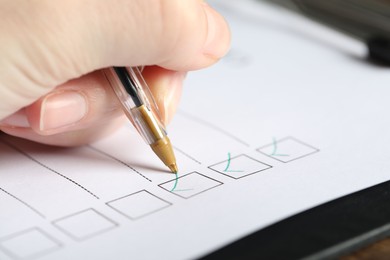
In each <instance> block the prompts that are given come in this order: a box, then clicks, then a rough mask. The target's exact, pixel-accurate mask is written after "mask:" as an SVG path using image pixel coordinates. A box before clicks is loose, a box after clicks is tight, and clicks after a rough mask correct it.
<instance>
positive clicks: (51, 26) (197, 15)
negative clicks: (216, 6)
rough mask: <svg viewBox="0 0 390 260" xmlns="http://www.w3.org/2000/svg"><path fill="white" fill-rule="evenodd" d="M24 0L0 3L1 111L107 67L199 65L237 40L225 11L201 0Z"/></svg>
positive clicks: (4, 113)
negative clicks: (231, 35) (23, 0)
mask: <svg viewBox="0 0 390 260" xmlns="http://www.w3.org/2000/svg"><path fill="white" fill-rule="evenodd" d="M15 3H16V2H15ZM23 3H24V4H20V3H19V2H18V4H14V3H13V2H12V1H6V2H5V3H3V5H4V4H7V8H0V15H1V17H2V23H1V25H0V34H1V35H6V36H7V37H5V38H4V39H2V41H0V49H1V50H4V51H2V55H3V56H2V59H1V60H0V67H1V68H2V70H3V71H2V73H1V75H0V97H1V101H2V102H0V119H1V118H4V117H5V116H7V115H9V114H11V113H13V112H15V111H17V110H19V109H20V108H22V107H24V106H26V105H28V104H31V103H32V102H34V101H35V100H36V99H37V98H39V97H41V96H42V95H44V94H47V93H48V92H50V91H51V90H52V89H53V88H54V87H55V86H58V85H60V84H62V83H64V82H67V81H68V80H70V79H72V78H78V77H80V76H81V75H84V74H87V73H90V72H91V71H94V70H96V69H99V68H104V67H108V66H113V65H117V66H121V65H126V66H138V65H152V64H156V65H159V66H161V67H164V68H166V69H170V70H180V71H186V70H192V69H198V68H202V67H205V66H208V65H211V64H212V63H214V62H215V61H216V60H218V59H219V58H220V57H221V56H223V55H224V53H225V52H226V51H227V49H228V46H229V30H228V27H227V25H226V23H225V21H224V19H223V18H222V17H221V16H220V15H219V14H218V13H217V12H215V11H214V10H213V9H212V8H210V7H209V6H208V5H207V4H205V3H204V2H203V1H199V0H186V1H183V0H133V1H127V0H112V1H110V3H109V4H108V3H107V2H106V1H98V0H87V1H77V0H69V1H60V2H58V1H49V0H46V1H34V2H30V1H25V2H23Z"/></svg>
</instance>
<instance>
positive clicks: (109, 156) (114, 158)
mask: <svg viewBox="0 0 390 260" xmlns="http://www.w3.org/2000/svg"><path fill="white" fill-rule="evenodd" d="M87 147H88V148H90V149H91V150H93V151H95V152H97V153H100V154H102V155H104V156H107V157H108V158H111V159H113V160H114V161H116V162H118V163H120V164H122V165H124V166H126V167H127V168H129V169H130V170H132V171H133V172H135V173H137V174H138V175H139V176H141V177H142V178H144V179H145V180H148V181H149V182H152V180H151V179H149V178H148V177H146V176H145V175H143V174H142V173H140V172H139V171H137V170H136V169H134V168H133V167H131V166H130V165H128V164H127V163H125V162H124V161H122V160H119V159H118V158H116V157H114V156H112V155H111V154H108V153H106V152H103V151H102V150H99V149H97V148H96V147H93V146H90V145H88V146H87Z"/></svg>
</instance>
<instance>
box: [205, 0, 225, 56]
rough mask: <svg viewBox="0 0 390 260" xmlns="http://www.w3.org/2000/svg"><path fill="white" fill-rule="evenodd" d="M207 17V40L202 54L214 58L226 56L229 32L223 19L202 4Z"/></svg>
mask: <svg viewBox="0 0 390 260" xmlns="http://www.w3.org/2000/svg"><path fill="white" fill-rule="evenodd" d="M202 4H203V5H204V10H205V13H206V16H207V23H208V26H207V29H208V32H207V38H206V43H205V46H204V49H203V53H204V54H205V55H208V56H212V57H214V58H221V57H222V56H224V55H225V54H226V52H227V51H228V49H229V45H230V32H229V29H228V27H227V24H226V22H225V20H224V19H223V17H222V16H221V15H220V14H218V13H217V12H216V11H215V10H214V9H213V8H211V7H210V6H209V5H208V4H207V3H204V2H203V3H202Z"/></svg>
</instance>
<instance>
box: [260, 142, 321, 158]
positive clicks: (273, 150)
mask: <svg viewBox="0 0 390 260" xmlns="http://www.w3.org/2000/svg"><path fill="white" fill-rule="evenodd" d="M257 151H258V152H260V153H262V154H265V155H267V156H269V157H271V158H273V159H275V160H278V161H281V162H284V163H287V162H291V161H294V160H297V159H300V158H303V157H306V156H308V155H311V154H313V153H316V152H318V151H319V149H317V148H315V147H313V146H311V145H308V144H306V143H304V142H302V141H299V140H297V139H295V138H293V137H286V138H283V139H281V140H276V139H274V140H273V142H272V143H271V144H268V145H265V146H263V147H260V148H258V149H257Z"/></svg>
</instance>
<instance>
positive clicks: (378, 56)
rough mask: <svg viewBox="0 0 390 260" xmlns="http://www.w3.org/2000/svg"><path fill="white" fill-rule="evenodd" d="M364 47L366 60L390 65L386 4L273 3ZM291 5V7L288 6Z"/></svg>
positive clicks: (360, 0)
mask: <svg viewBox="0 0 390 260" xmlns="http://www.w3.org/2000/svg"><path fill="white" fill-rule="evenodd" d="M273 1H274V2H276V3H278V4H281V5H283V6H285V7H287V8H289V9H292V10H295V11H298V10H299V11H300V12H301V13H303V14H304V15H306V16H308V17H310V18H312V19H314V20H317V21H319V22H322V23H323V24H325V25H327V26H331V27H333V28H335V29H338V30H340V31H342V32H345V33H347V34H349V35H350V36H352V37H354V38H357V39H359V40H361V41H363V42H365V43H366V45H367V47H368V51H369V57H370V58H372V59H373V60H378V61H380V62H382V63H386V64H390V2H389V1H386V0H273ZM292 3H294V4H295V7H298V9H297V8H294V6H293V5H292Z"/></svg>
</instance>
